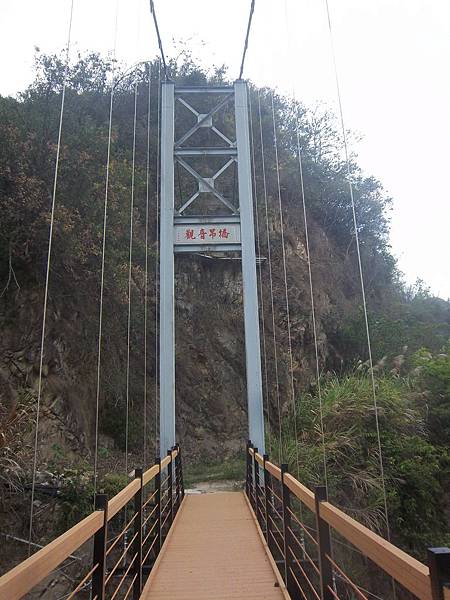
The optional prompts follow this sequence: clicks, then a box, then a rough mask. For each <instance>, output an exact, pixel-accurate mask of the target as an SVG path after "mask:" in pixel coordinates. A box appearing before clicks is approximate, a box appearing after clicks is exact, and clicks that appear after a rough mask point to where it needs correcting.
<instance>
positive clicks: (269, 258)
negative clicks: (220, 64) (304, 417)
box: [258, 90, 283, 464]
mask: <svg viewBox="0 0 450 600" xmlns="http://www.w3.org/2000/svg"><path fill="white" fill-rule="evenodd" d="M258 119H259V133H260V144H261V165H262V175H263V192H264V216H265V224H266V243H267V262H268V265H269V289H270V307H271V316H272V342H273V362H274V370H275V391H276V401H277V413H278V462H279V463H280V464H281V457H282V446H283V435H282V428H281V406H280V381H279V377H278V351H277V333H276V327H275V308H274V300H273V277H272V249H271V242H270V230H269V209H268V199H267V177H266V160H265V149H264V136H263V128H262V117H261V92H260V90H258Z"/></svg>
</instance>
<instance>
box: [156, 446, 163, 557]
mask: <svg viewBox="0 0 450 600" xmlns="http://www.w3.org/2000/svg"><path fill="white" fill-rule="evenodd" d="M155 463H156V464H157V465H159V471H158V472H157V473H156V475H155V492H156V494H155V505H156V510H155V521H156V523H157V525H156V533H155V537H156V536H157V537H158V541H157V542H156V544H155V546H156V554H159V551H160V550H161V546H162V541H161V458H160V457H159V456H157V457H156V460H155Z"/></svg>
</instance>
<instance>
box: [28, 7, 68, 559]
mask: <svg viewBox="0 0 450 600" xmlns="http://www.w3.org/2000/svg"><path fill="white" fill-rule="evenodd" d="M73 5H74V0H72V2H71V5H70V16H69V30H68V34H67V45H66V62H65V66H64V78H63V85H62V93H61V108H60V113H59V128H58V143H57V147H56V160H55V171H54V177H53V193H52V205H51V215H50V229H49V236H48V250H47V269H46V273H45V288H44V305H43V313H42V333H41V348H40V359H39V380H38V396H37V402H36V423H35V432H34V457H33V476H32V483H31V503H30V528H29V532H28V555H30V554H31V542H32V536H33V516H34V494H35V489H36V469H37V454H38V442H39V416H40V408H41V397H42V371H43V366H44V344H45V331H46V325H47V304H48V288H49V281H50V265H51V257H52V242H53V225H54V221H55V206H56V190H57V185H58V171H59V157H60V152H61V137H62V125H63V117H64V102H65V98H66V86H67V75H68V72H69V55H70V41H71V35H72V20H73Z"/></svg>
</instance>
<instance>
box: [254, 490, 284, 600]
mask: <svg viewBox="0 0 450 600" xmlns="http://www.w3.org/2000/svg"><path fill="white" fill-rule="evenodd" d="M244 498H245V501H246V503H247V506H248V509H249V510H250V513H251V515H252V518H253V522H254V523H255V527H256V530H257V532H258V535H259V537H260V539H261V543H262V545H263V547H264V551H265V553H266V554H267V558H268V559H269V562H270V566H271V567H272V571H273V572H274V573H275V577H276V578H277V582H278V587H279V588H280V590H281V593H282V594H283V597H284V598H285V600H291V597H290V596H289V593H288V591H287V588H286V585H285V583H284V581H283V577H282V576H281V573H280V571H279V569H278V567H277V563H276V562H275V559H274V558H273V556H272V553H271V551H270V549H269V546H268V545H267V541H266V538H265V537H264V533H263V532H262V529H261V527H260V526H259V523H258V519H257V518H256V515H255V513H254V511H253V507H252V505H251V504H250V500H249V499H248V498H247V495H246V494H244Z"/></svg>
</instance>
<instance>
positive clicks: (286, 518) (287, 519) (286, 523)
mask: <svg viewBox="0 0 450 600" xmlns="http://www.w3.org/2000/svg"><path fill="white" fill-rule="evenodd" d="M288 472H289V466H288V465H287V464H286V463H283V464H282V465H281V501H282V514H283V552H284V582H285V584H286V587H288V581H289V579H290V575H289V565H290V560H289V547H290V546H289V527H290V526H291V515H290V513H289V510H288V509H289V508H290V506H291V502H290V497H289V489H288V488H287V487H286V484H285V483H284V475H285V473H288ZM288 591H290V590H289V589H288Z"/></svg>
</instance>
